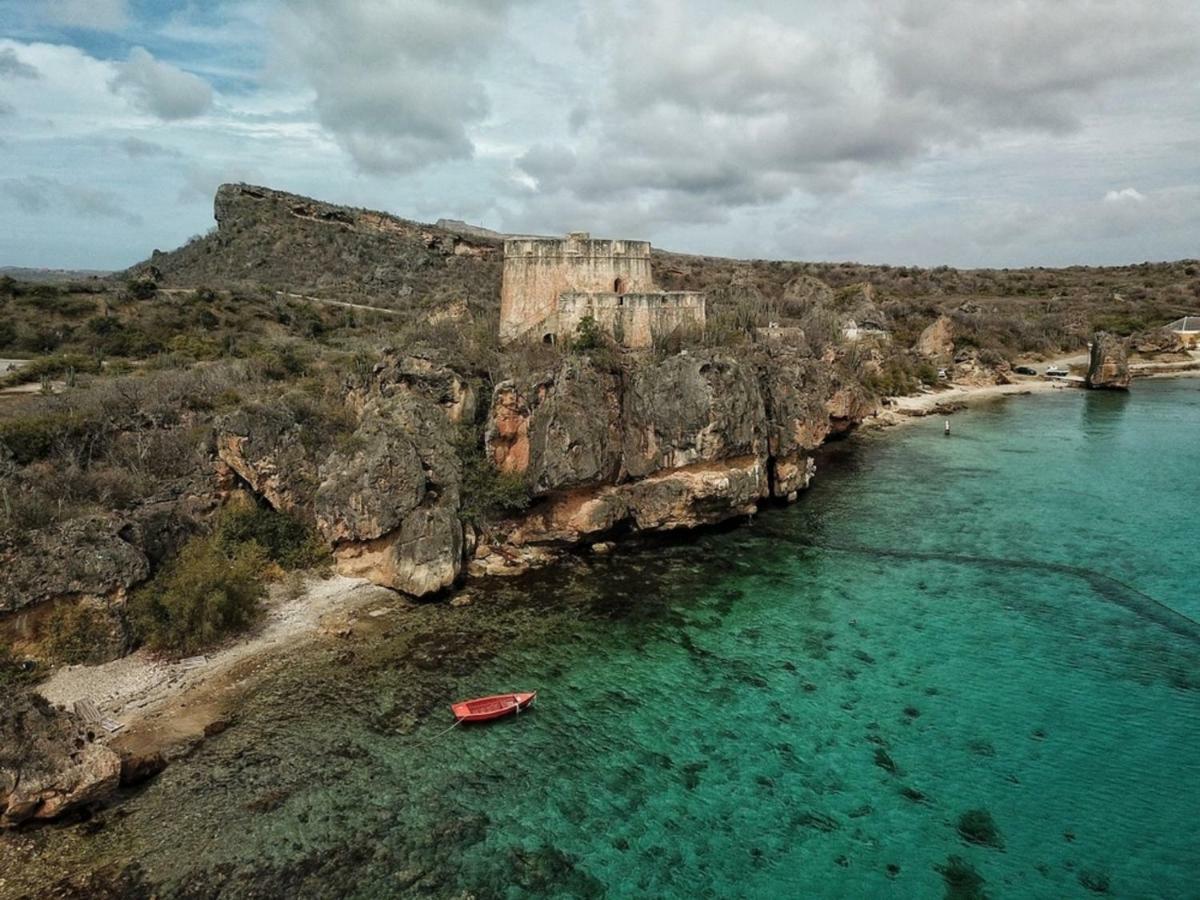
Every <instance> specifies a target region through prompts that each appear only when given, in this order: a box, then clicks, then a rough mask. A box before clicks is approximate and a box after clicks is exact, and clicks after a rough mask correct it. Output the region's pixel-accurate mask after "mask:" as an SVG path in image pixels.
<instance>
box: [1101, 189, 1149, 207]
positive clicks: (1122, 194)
mask: <svg viewBox="0 0 1200 900" xmlns="http://www.w3.org/2000/svg"><path fill="white" fill-rule="evenodd" d="M1104 202H1105V203H1110V204H1129V203H1145V202H1146V195H1145V194H1143V193H1142V192H1141V191H1139V190H1138V189H1137V188H1131V187H1127V188H1121V189H1120V190H1119V191H1109V192H1108V193H1106V194H1105V195H1104Z"/></svg>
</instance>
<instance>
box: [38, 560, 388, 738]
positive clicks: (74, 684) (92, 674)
mask: <svg viewBox="0 0 1200 900" xmlns="http://www.w3.org/2000/svg"><path fill="white" fill-rule="evenodd" d="M288 593H289V592H288V591H287V589H286V587H285V586H284V585H282V584H276V585H273V586H272V589H271V593H270V598H269V600H268V603H267V611H266V615H265V617H264V619H263V622H262V623H261V624H260V625H259V627H258V628H257V630H256V631H254V632H253V633H252V634H250V635H249V636H243V637H241V638H239V639H237V640H235V641H232V642H230V643H229V644H227V645H226V646H224V647H221V648H219V649H217V650H215V651H213V652H210V653H208V654H206V655H205V656H199V657H194V658H192V659H186V660H165V659H161V658H158V657H155V656H154V655H152V654H150V653H148V652H147V651H145V650H139V651H137V652H136V653H132V654H130V655H129V656H125V657H122V658H120V659H115V660H113V661H111V662H108V663H104V664H102V665H98V666H67V667H65V668H62V669H59V670H58V671H56V672H55V673H54V674H53V675H52V676H50V678H49V679H47V680H46V681H45V682H43V683H42V684H41V685H39V686H38V688H37V690H38V692H39V693H41V694H42V696H44V697H45V698H46V699H47V700H49V701H50V702H51V703H54V704H60V705H63V706H66V707H67V708H68V709H70V708H72V707H73V706H74V704H75V703H76V701H79V700H90V701H92V702H93V703H95V704H96V706H97V708H98V709H99V710H100V712H101V713H102V714H103V715H104V716H107V717H110V718H112V719H114V720H115V721H116V722H118V723H120V725H121V726H122V727H121V730H120V731H118V732H117V733H116V734H114V735H112V736H111V737H110V738H109V739H108V742H109V743H110V744H111V745H112V746H113V747H114V748H117V749H119V750H123V751H126V752H137V753H145V752H152V751H156V750H169V749H170V748H171V747H173V746H178V745H186V744H188V743H189V742H190V741H192V740H194V739H197V738H200V737H202V736H203V735H204V734H205V731H206V729H209V728H211V726H212V725H213V723H214V722H218V721H220V720H221V718H222V716H223V715H224V710H225V707H226V705H227V702H228V700H229V699H230V698H232V697H234V696H235V695H236V693H237V692H238V691H239V690H240V689H242V688H243V687H245V686H246V684H248V683H249V682H250V681H251V680H252V679H253V677H254V676H255V674H256V673H257V672H258V671H260V670H261V669H262V667H263V665H264V663H265V662H266V661H267V660H268V659H269V658H271V657H273V656H274V655H276V654H278V653H279V652H280V651H282V650H284V649H287V648H289V647H292V646H295V645H296V644H299V643H302V642H304V641H306V640H310V639H312V638H315V637H318V636H321V635H338V634H345V633H348V632H349V630H350V629H351V628H352V627H353V625H354V623H355V622H356V621H357V620H358V619H359V618H360V617H361V616H371V615H374V616H382V615H385V614H387V613H389V612H391V611H393V610H396V609H399V608H401V607H406V606H409V605H410V604H411V601H409V600H406V599H405V598H404V597H402V596H401V595H399V594H397V593H396V592H394V591H389V590H387V589H385V588H381V587H378V586H376V585H373V584H371V583H370V582H368V581H365V580H363V579H357V578H345V577H342V576H334V577H331V578H325V579H322V578H310V579H308V580H306V581H305V582H304V583H303V586H302V588H301V589H300V590H299V591H296V592H291V593H292V596H288Z"/></svg>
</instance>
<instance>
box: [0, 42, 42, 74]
mask: <svg viewBox="0 0 1200 900" xmlns="http://www.w3.org/2000/svg"><path fill="white" fill-rule="evenodd" d="M37 77H38V70H37V67H36V66H31V65H30V64H29V63H27V62H24V61H23V60H22V59H21V57H19V56H17V51H16V50H14V49H13V48H12V47H5V48H4V49H2V50H0V78H37Z"/></svg>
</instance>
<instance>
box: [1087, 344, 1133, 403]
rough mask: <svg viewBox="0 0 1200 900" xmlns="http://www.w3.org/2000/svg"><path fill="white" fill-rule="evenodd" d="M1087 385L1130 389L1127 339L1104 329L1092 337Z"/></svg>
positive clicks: (1112, 388)
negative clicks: (1124, 339)
mask: <svg viewBox="0 0 1200 900" xmlns="http://www.w3.org/2000/svg"><path fill="white" fill-rule="evenodd" d="M1087 386H1088V387H1089V388H1098V389H1105V390H1117V391H1124V390H1128V389H1129V361H1128V359H1127V351H1126V347H1125V341H1123V340H1122V339H1121V338H1119V337H1116V336H1115V335H1111V334H1108V333H1106V332H1103V331H1099V332H1096V335H1095V336H1094V337H1093V338H1092V349H1091V354H1090V356H1089V358H1088V372H1087Z"/></svg>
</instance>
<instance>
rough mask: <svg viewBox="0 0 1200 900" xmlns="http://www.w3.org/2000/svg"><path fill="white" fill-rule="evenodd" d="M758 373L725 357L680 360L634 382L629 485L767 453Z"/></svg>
mask: <svg viewBox="0 0 1200 900" xmlns="http://www.w3.org/2000/svg"><path fill="white" fill-rule="evenodd" d="M765 426H766V411H765V409H764V407H763V400H762V393H761V392H760V390H759V387H758V382H757V379H756V377H755V372H754V368H753V367H752V366H749V365H746V364H744V363H741V362H738V361H736V360H734V359H733V358H731V357H728V356H725V355H723V354H721V353H716V352H712V351H707V352H704V353H696V354H682V353H681V354H679V355H678V356H672V357H670V358H669V359H666V360H664V361H663V362H661V363H659V364H658V365H652V366H643V367H641V368H638V369H636V370H635V371H634V372H633V373H632V374H631V375H630V377H629V384H628V386H627V387H626V390H625V397H624V403H623V410H622V430H623V433H624V434H623V441H622V462H623V469H624V471H625V473H626V474H627V475H628V476H629V477H630V478H641V477H644V476H646V475H650V474H651V473H654V472H658V471H659V470H661V469H677V468H681V467H683V466H688V465H691V464H693V463H697V462H711V461H713V460H718V459H725V458H729V457H735V456H761V455H762V454H763V453H764V452H765V449H766V428H765Z"/></svg>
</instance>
